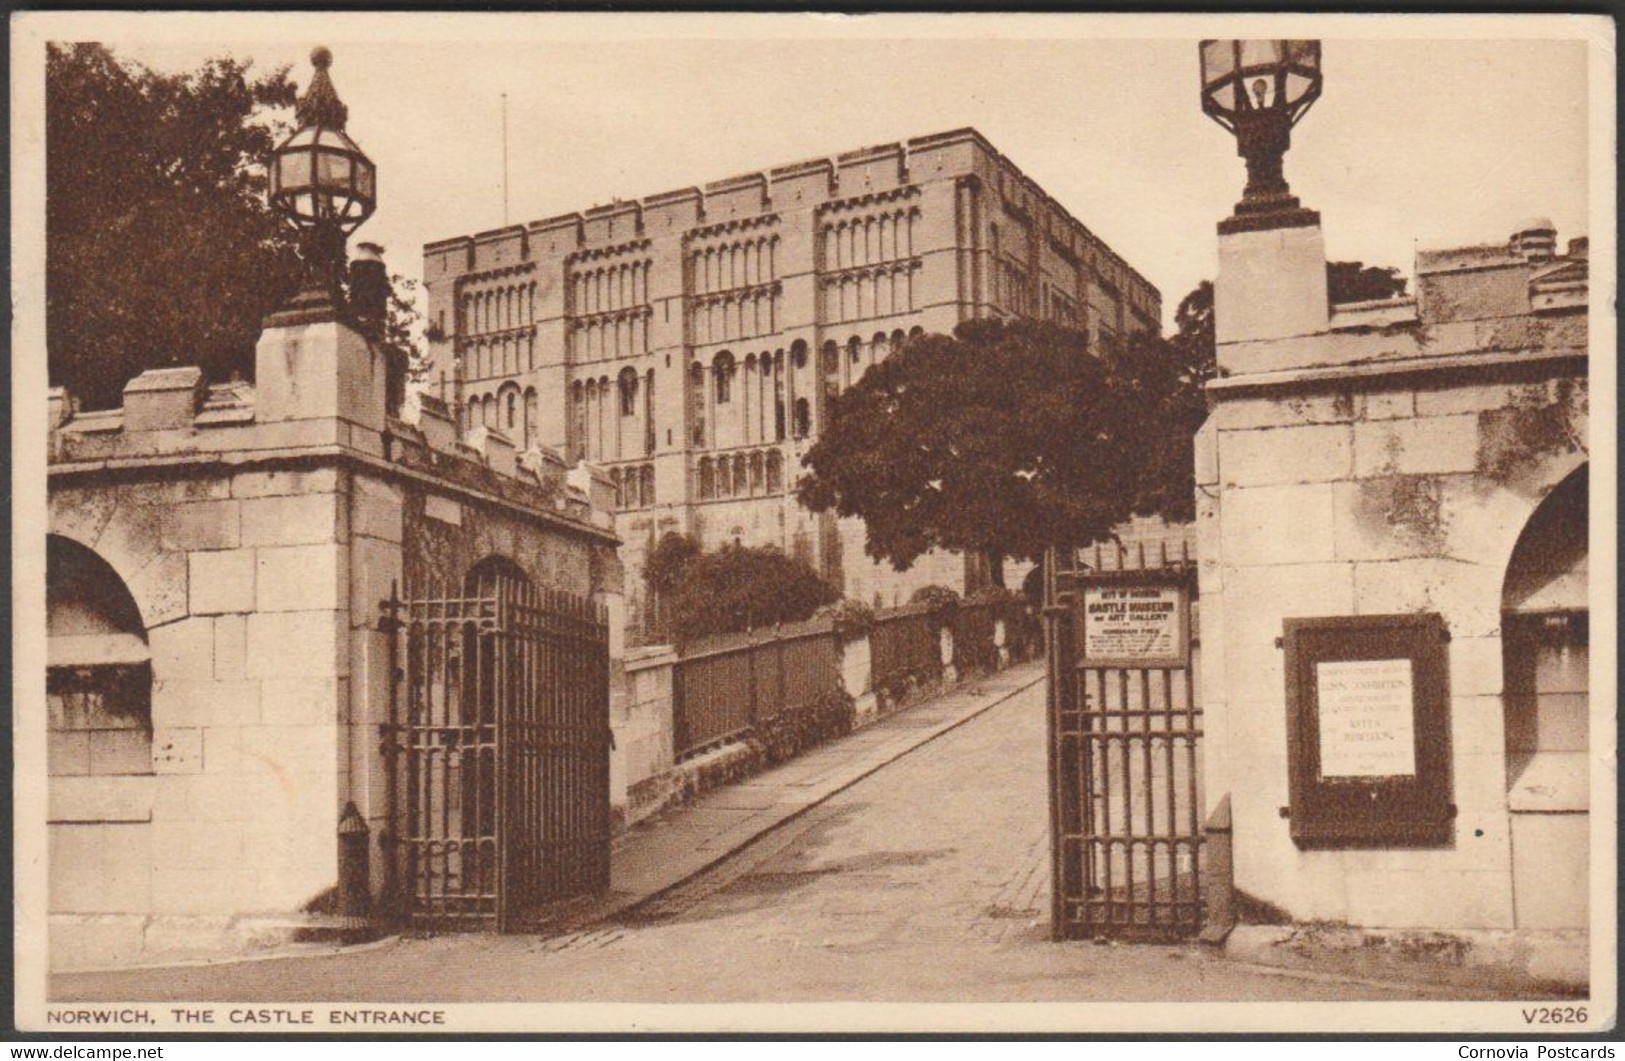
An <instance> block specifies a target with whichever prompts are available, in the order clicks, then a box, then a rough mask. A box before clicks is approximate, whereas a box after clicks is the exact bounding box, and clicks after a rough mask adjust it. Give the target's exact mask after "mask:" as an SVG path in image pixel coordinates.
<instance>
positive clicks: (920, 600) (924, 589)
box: [908, 586, 959, 611]
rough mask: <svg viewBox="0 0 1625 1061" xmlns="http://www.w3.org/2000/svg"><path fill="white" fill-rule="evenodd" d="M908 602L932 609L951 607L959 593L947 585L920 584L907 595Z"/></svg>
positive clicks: (956, 602) (939, 609) (938, 609)
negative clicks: (909, 595) (910, 594)
mask: <svg viewBox="0 0 1625 1061" xmlns="http://www.w3.org/2000/svg"><path fill="white" fill-rule="evenodd" d="M908 602H909V603H910V604H923V605H925V606H926V607H928V608H930V609H931V610H932V611H941V610H943V609H944V608H952V607H955V606H956V605H958V603H959V594H958V593H956V592H955V591H953V590H952V589H950V588H948V587H947V586H921V587H920V588H919V589H917V590H915V591H914V594H913V595H912V596H911V597H909V599H908Z"/></svg>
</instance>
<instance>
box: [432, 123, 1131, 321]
mask: <svg viewBox="0 0 1625 1061" xmlns="http://www.w3.org/2000/svg"><path fill="white" fill-rule="evenodd" d="M961 142H970V143H973V144H975V145H977V146H978V147H980V148H981V149H982V150H983V151H985V152H986V153H987V154H989V155H990V156H992V157H993V158H994V159H996V160H997V161H998V162H999V163H1000V164H1002V165H1004V166H1007V167H1009V169H1010V171H1011V172H1012V173H1014V174H1015V176H1016V177H1017V178H1018V179H1019V180H1020V181H1021V182H1022V183H1023V184H1024V185H1025V186H1026V187H1027V189H1028V190H1029V191H1030V192H1032V193H1033V195H1034V196H1035V197H1036V198H1038V199H1040V200H1041V201H1043V202H1044V203H1045V204H1046V205H1048V206H1049V207H1051V208H1052V209H1054V210H1055V211H1056V212H1057V213H1059V214H1060V215H1061V216H1062V217H1064V218H1066V220H1067V221H1068V222H1069V223H1070V224H1072V225H1073V226H1075V227H1076V228H1077V229H1078V230H1080V231H1081V232H1082V233H1083V234H1084V236H1085V237H1086V238H1087V239H1089V240H1090V241H1092V242H1093V243H1094V245H1095V246H1096V247H1097V248H1098V249H1099V250H1101V251H1102V252H1103V253H1104V254H1105V255H1106V257H1107V258H1108V259H1109V260H1110V261H1112V262H1113V263H1114V264H1116V265H1118V266H1121V267H1122V268H1123V269H1124V270H1125V271H1127V272H1128V273H1129V275H1130V276H1132V277H1133V278H1134V279H1135V280H1138V281H1139V282H1140V283H1142V284H1144V285H1145V286H1146V287H1147V288H1148V289H1150V290H1151V291H1153V292H1155V293H1156V296H1157V301H1158V303H1159V305H1160V303H1161V301H1162V291H1161V290H1160V289H1159V288H1158V287H1157V285H1155V284H1153V283H1152V282H1151V281H1150V280H1148V279H1146V277H1145V275H1144V274H1142V273H1141V272H1140V271H1139V270H1138V269H1136V268H1134V266H1132V265H1130V264H1129V263H1128V262H1127V261H1126V260H1125V259H1124V258H1123V256H1122V255H1121V254H1119V253H1118V252H1117V251H1116V250H1114V249H1113V248H1112V247H1111V245H1110V244H1108V243H1107V242H1106V241H1105V240H1103V239H1101V238H1100V237H1099V236H1098V235H1096V234H1095V232H1094V230H1093V229H1091V228H1090V227H1089V226H1088V225H1086V224H1084V223H1083V222H1082V221H1080V220H1078V218H1077V217H1076V216H1075V215H1074V214H1073V213H1072V211H1070V210H1068V209H1067V208H1066V207H1065V206H1062V205H1061V204H1060V203H1059V202H1058V201H1057V200H1056V199H1055V197H1054V196H1052V195H1050V194H1049V193H1048V192H1047V191H1045V190H1044V189H1043V187H1042V186H1041V185H1039V183H1038V182H1037V181H1035V180H1033V179H1032V178H1031V177H1029V176H1028V175H1027V174H1026V172H1024V171H1023V170H1022V168H1021V167H1020V166H1018V165H1016V164H1015V163H1014V162H1013V161H1011V159H1010V157H1009V156H1008V155H1006V154H1005V153H1004V152H1002V151H1000V150H999V149H998V148H997V147H994V146H993V143H992V142H991V141H990V140H988V138H987V137H985V136H983V135H982V134H981V132H980V131H979V130H977V129H976V128H975V127H974V126H969V125H965V126H960V127H958V128H955V129H945V130H943V131H941V132H937V133H928V134H926V135H924V136H915V137H910V138H909V139H908V140H894V141H891V142H889V143H883V144H871V145H869V146H867V147H860V148H855V149H853V150H851V151H844V152H841V153H840V154H837V155H835V156H833V157H830V156H821V157H813V158H804V159H801V160H799V161H796V162H790V163H787V164H785V165H782V166H774V167H771V168H764V169H758V170H752V171H750V172H746V173H736V174H734V175H732V176H728V177H723V178H721V179H720V180H714V181H707V182H706V183H705V184H704V185H703V186H701V187H695V186H689V187H686V188H677V189H673V190H670V191H664V192H658V193H655V194H653V195H644V196H640V197H638V198H636V199H623V200H620V201H618V202H612V203H607V204H601V205H598V206H593V207H589V208H587V209H585V210H580V211H576V212H573V213H567V214H558V215H556V216H554V217H550V218H545V219H543V220H540V221H532V222H530V223H529V224H527V225H509V226H505V227H503V228H497V229H488V230H486V231H485V232H480V233H476V234H474V235H472V236H468V235H461V236H449V237H446V238H443V239H438V240H434V241H431V242H429V243H425V244H424V245H423V251H424V253H425V254H432V253H435V252H437V251H445V250H450V249H453V248H457V247H467V246H469V245H470V243H473V242H485V241H486V240H488V239H491V238H495V237H498V236H501V235H509V234H514V233H523V232H525V231H527V230H528V231H532V232H534V231H537V230H539V229H548V228H556V227H562V226H565V225H570V224H582V223H584V222H585V221H586V220H587V219H588V218H589V217H601V216H604V215H605V214H607V213H612V212H620V211H631V210H638V209H648V208H650V207H653V206H660V205H665V204H668V203H672V202H681V201H683V200H687V199H693V198H703V197H704V196H705V195H706V194H707V193H712V194H714V193H717V192H722V191H732V190H736V189H738V188H741V187H748V186H751V185H753V184H754V185H759V186H765V187H767V188H771V187H772V185H773V183H774V182H775V181H777V180H783V179H786V178H789V177H793V176H801V175H804V174H807V173H815V172H825V173H838V172H839V170H840V164H841V163H852V162H862V161H867V160H870V159H877V158H885V157H888V156H899V157H902V158H905V159H906V158H907V156H908V155H909V153H911V152H912V151H914V150H917V149H921V148H926V147H940V146H945V145H949V144H954V143H961Z"/></svg>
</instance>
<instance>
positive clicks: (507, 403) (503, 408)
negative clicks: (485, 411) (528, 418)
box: [497, 383, 524, 440]
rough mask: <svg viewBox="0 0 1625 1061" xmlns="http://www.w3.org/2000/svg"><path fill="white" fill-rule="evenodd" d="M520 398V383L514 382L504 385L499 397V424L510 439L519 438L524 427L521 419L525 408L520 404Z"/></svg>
mask: <svg viewBox="0 0 1625 1061" xmlns="http://www.w3.org/2000/svg"><path fill="white" fill-rule="evenodd" d="M520 398H521V395H520V393H519V387H518V385H516V384H512V383H510V384H508V385H507V386H505V387H503V388H502V393H501V394H500V395H499V396H498V398H497V413H498V418H499V419H498V426H499V427H500V428H501V429H502V431H503V432H504V433H505V434H506V435H507V436H508V438H509V439H510V440H517V439H518V438H519V435H520V432H521V431H522V430H523V429H524V421H523V420H522V419H521V417H522V416H523V414H524V410H523V408H522V407H521V406H520Z"/></svg>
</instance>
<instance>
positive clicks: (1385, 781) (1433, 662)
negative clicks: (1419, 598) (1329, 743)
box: [1283, 612, 1455, 848]
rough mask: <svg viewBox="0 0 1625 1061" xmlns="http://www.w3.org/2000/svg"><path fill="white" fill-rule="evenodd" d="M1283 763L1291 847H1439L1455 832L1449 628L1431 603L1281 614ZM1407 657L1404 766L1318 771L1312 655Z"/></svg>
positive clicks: (1328, 659) (1323, 658) (1317, 659)
mask: <svg viewBox="0 0 1625 1061" xmlns="http://www.w3.org/2000/svg"><path fill="white" fill-rule="evenodd" d="M1284 630H1285V637H1284V639H1283V647H1284V648H1285V651H1286V660H1285V672H1286V702H1287V719H1286V722H1287V769H1288V778H1289V793H1290V795H1289V798H1290V801H1291V805H1290V807H1287V808H1283V812H1284V813H1285V814H1286V816H1287V817H1288V818H1289V819H1290V821H1291V823H1292V828H1291V831H1292V839H1293V841H1294V842H1295V843H1296V844H1297V845H1298V846H1299V847H1305V848H1310V847H1319V848H1338V847H1440V846H1448V845H1450V844H1451V843H1452V841H1453V839H1454V835H1455V825H1454V818H1455V806H1454V805H1453V804H1452V803H1451V799H1452V794H1453V791H1454V789H1453V787H1452V780H1451V761H1450V659H1449V650H1448V648H1447V646H1448V643H1449V640H1450V632H1449V628H1448V627H1447V626H1446V625H1445V622H1444V619H1443V617H1442V616H1440V615H1438V614H1436V613H1431V612H1429V613H1421V614H1415V615H1361V616H1336V617H1329V618H1313V619H1287V620H1285V621H1284ZM1401 659H1406V660H1409V661H1410V663H1411V675H1410V679H1411V681H1410V689H1411V697H1410V699H1411V705H1410V709H1411V718H1410V735H1411V739H1412V740H1413V741H1414V748H1415V771H1414V773H1411V774H1408V775H1407V774H1404V773H1397V772H1396V773H1380V772H1373V773H1372V774H1371V775H1369V776H1359V775H1354V776H1333V777H1324V776H1322V770H1321V747H1322V746H1321V721H1322V719H1321V703H1320V700H1321V692H1320V685H1319V677H1320V672H1319V670H1318V666H1319V664H1322V663H1342V662H1356V661H1372V662H1377V661H1393V660H1401Z"/></svg>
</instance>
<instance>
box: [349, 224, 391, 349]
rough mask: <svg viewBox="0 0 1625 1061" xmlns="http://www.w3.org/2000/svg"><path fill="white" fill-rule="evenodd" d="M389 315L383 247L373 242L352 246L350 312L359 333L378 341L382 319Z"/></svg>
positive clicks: (387, 280) (387, 277) (382, 328)
mask: <svg viewBox="0 0 1625 1061" xmlns="http://www.w3.org/2000/svg"><path fill="white" fill-rule="evenodd" d="M388 312H389V272H388V271H387V270H386V269H385V268H384V248H382V247H380V246H379V245H378V244H376V243H358V244H356V255H355V259H354V260H353V261H351V262H350V313H351V314H352V315H353V316H354V317H355V319H356V323H357V324H359V325H361V334H363V335H365V336H366V337H367V338H368V339H371V340H373V341H374V342H378V341H379V340H381V339H383V337H384V320H385V317H386V315H387V314H388Z"/></svg>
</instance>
